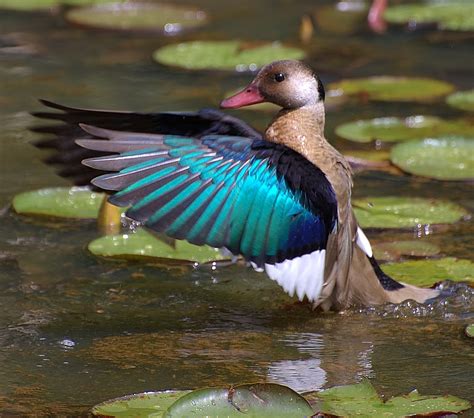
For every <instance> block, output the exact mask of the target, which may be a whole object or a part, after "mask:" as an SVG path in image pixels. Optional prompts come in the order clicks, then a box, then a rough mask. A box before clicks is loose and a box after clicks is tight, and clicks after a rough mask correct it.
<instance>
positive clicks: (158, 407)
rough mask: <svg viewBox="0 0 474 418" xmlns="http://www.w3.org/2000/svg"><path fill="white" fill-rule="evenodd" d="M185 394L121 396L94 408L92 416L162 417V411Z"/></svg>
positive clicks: (181, 391) (172, 392) (151, 393)
mask: <svg viewBox="0 0 474 418" xmlns="http://www.w3.org/2000/svg"><path fill="white" fill-rule="evenodd" d="M187 393H189V391H188V390H179V391H174V390H166V391H163V392H145V393H137V394H135V395H128V396H123V397H121V398H115V399H111V400H109V401H105V402H102V403H100V404H98V405H96V406H94V407H93V408H92V414H94V415H97V416H110V417H134V418H145V417H149V416H156V417H162V416H163V413H164V411H166V409H167V408H168V407H169V406H170V405H171V404H172V403H173V402H175V401H176V400H178V399H179V398H181V397H182V396H184V395H186V394H187Z"/></svg>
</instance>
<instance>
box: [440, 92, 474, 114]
mask: <svg viewBox="0 0 474 418" xmlns="http://www.w3.org/2000/svg"><path fill="white" fill-rule="evenodd" d="M446 102H447V103H448V104H449V105H450V106H452V107H455V108H457V109H462V110H467V111H469V112H474V89H472V90H467V91H457V92H456V93H453V94H450V95H449V96H448V97H447V98H446Z"/></svg>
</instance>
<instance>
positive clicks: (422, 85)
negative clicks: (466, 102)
mask: <svg viewBox="0 0 474 418" xmlns="http://www.w3.org/2000/svg"><path fill="white" fill-rule="evenodd" d="M328 88H329V89H333V90H339V91H340V92H341V93H342V94H346V95H349V96H355V97H359V98H361V99H365V100H379V101H388V102H390V101H394V102H396V101H403V102H408V101H417V102H429V101H433V100H436V99H438V98H440V97H443V96H445V95H447V94H448V93H450V92H452V91H453V89H454V86H453V85H452V84H450V83H447V82H445V81H441V80H435V79H431V78H423V77H395V76H374V77H367V78H353V79H345V80H341V81H338V82H335V83H330V84H329V85H328Z"/></svg>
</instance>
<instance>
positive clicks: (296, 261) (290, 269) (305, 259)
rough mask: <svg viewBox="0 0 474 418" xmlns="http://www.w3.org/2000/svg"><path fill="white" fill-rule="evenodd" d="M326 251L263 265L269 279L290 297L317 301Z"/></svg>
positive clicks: (322, 280)
mask: <svg viewBox="0 0 474 418" xmlns="http://www.w3.org/2000/svg"><path fill="white" fill-rule="evenodd" d="M325 259H326V250H320V251H314V252H312V253H310V254H305V255H302V256H301V257H296V258H293V259H291V260H285V261H283V262H281V263H276V264H265V271H266V272H267V274H268V276H269V277H270V279H272V280H274V281H276V282H277V283H278V284H279V285H280V286H281V287H283V289H284V290H285V292H287V293H288V294H289V295H290V296H293V295H294V294H295V293H296V295H297V296H298V299H299V300H303V299H304V297H305V296H306V297H307V298H308V300H309V301H310V302H314V301H315V300H317V299H318V297H319V294H320V293H321V289H322V287H323V282H324V265H325Z"/></svg>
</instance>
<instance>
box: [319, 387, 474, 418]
mask: <svg viewBox="0 0 474 418" xmlns="http://www.w3.org/2000/svg"><path fill="white" fill-rule="evenodd" d="M317 397H318V398H319V399H321V400H322V405H321V408H320V409H321V412H324V413H325V414H330V415H335V416H344V417H349V416H350V417H355V416H360V417H365V418H369V417H374V418H375V417H377V418H379V417H393V418H395V417H397V418H402V417H406V416H414V415H425V414H426V415H428V414H433V415H435V414H436V413H441V412H443V413H458V412H461V411H464V410H466V409H469V408H470V407H471V405H470V403H469V402H468V401H466V400H464V399H460V398H457V397H455V396H449V395H448V396H422V395H420V394H419V393H418V392H417V391H413V392H411V393H409V394H408V395H405V396H397V397H393V398H390V399H389V400H387V401H386V402H384V401H383V400H382V399H381V398H380V397H379V395H378V394H377V392H376V391H375V389H374V387H373V386H372V385H371V384H370V382H369V381H368V380H364V381H363V382H362V383H359V384H355V385H347V386H339V387H334V388H330V389H327V390H323V391H321V392H319V393H318V394H317Z"/></svg>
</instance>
